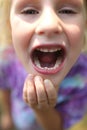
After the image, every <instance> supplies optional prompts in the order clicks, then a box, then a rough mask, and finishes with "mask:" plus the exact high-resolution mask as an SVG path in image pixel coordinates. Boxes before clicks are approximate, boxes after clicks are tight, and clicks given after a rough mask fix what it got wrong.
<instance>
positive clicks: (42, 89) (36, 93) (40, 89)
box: [23, 75, 63, 130]
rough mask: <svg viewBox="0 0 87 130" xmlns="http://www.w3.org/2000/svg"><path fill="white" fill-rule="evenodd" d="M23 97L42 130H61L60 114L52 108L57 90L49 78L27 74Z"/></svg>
mask: <svg viewBox="0 0 87 130" xmlns="http://www.w3.org/2000/svg"><path fill="white" fill-rule="evenodd" d="M23 98H24V100H25V102H26V103H27V104H28V105H29V106H30V107H31V108H32V109H33V111H34V112H35V115H36V118H37V120H38V122H39V124H40V125H41V126H42V127H43V129H44V130H63V128H62V119H61V116H60V114H59V113H58V112H57V110H56V109H55V108H54V106H55V104H56V99H57V91H56V89H55V87H54V85H53V84H52V82H51V81H50V80H47V79H46V80H43V79H42V77H40V76H35V77H34V76H32V75H29V76H28V78H27V79H26V81H25V84H24V89H23Z"/></svg>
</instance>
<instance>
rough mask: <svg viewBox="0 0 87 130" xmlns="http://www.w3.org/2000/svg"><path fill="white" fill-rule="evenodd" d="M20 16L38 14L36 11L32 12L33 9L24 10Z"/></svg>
mask: <svg viewBox="0 0 87 130" xmlns="http://www.w3.org/2000/svg"><path fill="white" fill-rule="evenodd" d="M21 13H22V14H30V15H32V14H38V13H39V12H38V11H37V10H34V9H24V10H23V11H22V12H21Z"/></svg>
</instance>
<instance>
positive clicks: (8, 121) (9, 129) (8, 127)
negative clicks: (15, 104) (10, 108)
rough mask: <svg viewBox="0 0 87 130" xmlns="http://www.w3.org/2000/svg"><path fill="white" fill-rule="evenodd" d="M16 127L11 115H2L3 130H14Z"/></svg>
mask: <svg viewBox="0 0 87 130" xmlns="http://www.w3.org/2000/svg"><path fill="white" fill-rule="evenodd" d="M13 128H14V125H13V121H12V118H11V116H10V115H8V114H2V115H1V129H2V130H13Z"/></svg>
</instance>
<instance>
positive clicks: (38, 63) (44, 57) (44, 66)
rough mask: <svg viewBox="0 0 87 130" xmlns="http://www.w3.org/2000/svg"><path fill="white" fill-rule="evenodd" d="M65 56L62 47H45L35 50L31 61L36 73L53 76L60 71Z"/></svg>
mask: <svg viewBox="0 0 87 130" xmlns="http://www.w3.org/2000/svg"><path fill="white" fill-rule="evenodd" d="M65 55H66V53H65V48H64V47H63V46H56V47H47V46H45V47H37V48H35V49H34V50H33V52H32V56H31V59H32V62H33V65H34V68H35V70H36V71H38V72H40V73H43V74H54V73H57V72H58V71H60V70H61V68H62V66H63V63H64V59H65Z"/></svg>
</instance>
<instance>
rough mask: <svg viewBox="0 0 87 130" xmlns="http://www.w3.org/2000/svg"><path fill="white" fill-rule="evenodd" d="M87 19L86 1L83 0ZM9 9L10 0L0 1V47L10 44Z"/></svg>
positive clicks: (86, 46)
mask: <svg viewBox="0 0 87 130" xmlns="http://www.w3.org/2000/svg"><path fill="white" fill-rule="evenodd" d="M84 5H85V10H86V19H87V0H84ZM10 7H11V0H0V45H1V43H2V44H4V45H6V44H9V43H12V37H11V28H10V21H9V19H10ZM85 43H86V44H85V47H84V49H85V51H86V52H87V29H86V32H85Z"/></svg>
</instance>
